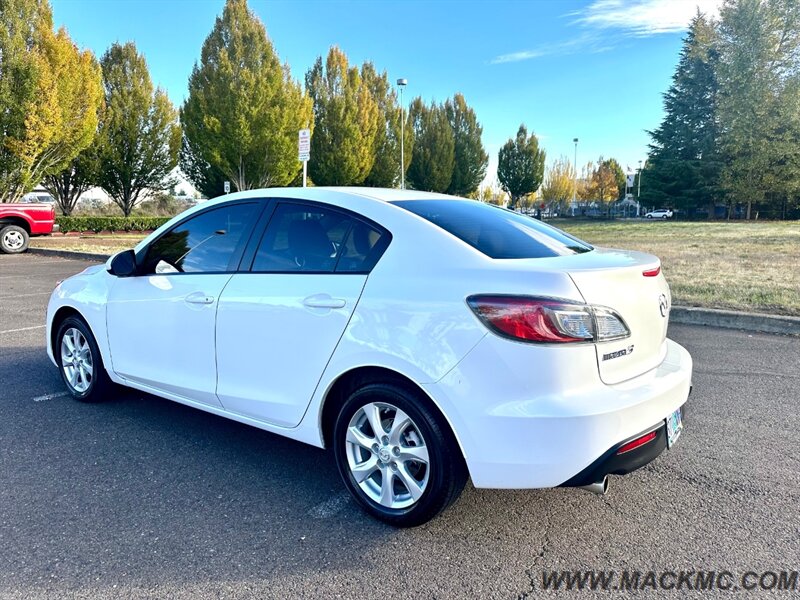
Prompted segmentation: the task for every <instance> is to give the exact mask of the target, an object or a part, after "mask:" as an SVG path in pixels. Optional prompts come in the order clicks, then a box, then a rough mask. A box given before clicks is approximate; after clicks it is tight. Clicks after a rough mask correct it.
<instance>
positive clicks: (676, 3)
mask: <svg viewBox="0 0 800 600" xmlns="http://www.w3.org/2000/svg"><path fill="white" fill-rule="evenodd" d="M722 1H723V0H593V1H592V2H591V3H590V4H588V5H587V6H586V7H585V8H584V9H582V10H579V11H575V12H572V13H569V14H568V15H566V16H568V17H575V19H574V20H573V21H572V22H571V23H570V25H572V26H575V25H578V26H580V28H581V29H582V33H581V34H580V35H578V36H577V37H574V38H571V39H568V40H565V41H563V42H556V43H553V44H547V45H542V46H536V47H534V48H529V49H527V50H520V51H518V52H510V53H508V54H500V55H499V56H495V57H494V58H493V59H492V60H490V61H489V64H493V65H497V64H503V63H513V62H520V61H523V60H532V59H535V58H541V57H543V56H557V55H566V54H577V53H579V52H580V53H584V54H597V53H599V52H605V51H607V50H611V49H612V48H614V47H615V46H616V44H617V43H619V41H620V37H625V36H634V37H647V36H651V35H657V34H660V33H676V32H680V31H684V30H685V29H686V28H687V26H688V25H689V22H690V21H691V20H692V17H694V15H695V14H696V13H697V11H698V9H699V10H700V12H703V13H705V14H706V15H708V16H711V17H717V16H718V15H719V7H720V6H721V5H722ZM610 29H614V30H617V31H619V32H620V33H621V34H622V36H617V37H614V36H610V35H608V30H610Z"/></svg>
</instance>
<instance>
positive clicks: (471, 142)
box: [444, 94, 489, 196]
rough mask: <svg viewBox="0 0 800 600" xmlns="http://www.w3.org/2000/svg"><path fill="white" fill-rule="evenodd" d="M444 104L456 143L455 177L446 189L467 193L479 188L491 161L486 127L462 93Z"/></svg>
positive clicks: (464, 194) (461, 194) (452, 192)
mask: <svg viewBox="0 0 800 600" xmlns="http://www.w3.org/2000/svg"><path fill="white" fill-rule="evenodd" d="M444 108H445V111H446V113H447V119H448V121H450V127H451V128H452V129H453V143H454V163H453V177H452V179H451V180H450V186H449V187H448V188H447V193H448V194H453V195H454V196H468V195H469V194H472V193H473V192H475V191H476V190H477V189H478V186H479V185H480V183H481V181H483V178H484V177H485V176H486V167H487V165H488V164H489V155H488V154H486V151H485V150H484V148H483V142H482V141H481V135H482V134H483V127H481V125H480V123H478V119H477V117H476V116H475V111H474V110H473V109H472V108H470V107H469V106H467V102H466V100H464V96H463V95H462V94H456V95H455V96H453V98H452V100H448V101H447V102H445V105H444Z"/></svg>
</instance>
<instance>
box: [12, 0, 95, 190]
mask: <svg viewBox="0 0 800 600" xmlns="http://www.w3.org/2000/svg"><path fill="white" fill-rule="evenodd" d="M101 101H102V88H101V84H100V68H99V66H98V65H97V61H96V60H95V58H94V56H93V55H92V54H91V52H89V51H88V50H84V51H80V50H78V48H77V47H76V46H75V44H73V43H72V41H71V40H70V38H69V35H67V32H66V30H65V29H64V28H61V29H59V30H58V31H57V32H54V31H53V19H52V13H51V10H50V6H49V4H48V3H47V1H46V0H2V1H0V201H2V202H17V201H19V200H20V199H21V198H22V196H24V195H25V194H26V193H27V192H29V191H30V190H31V189H33V187H34V186H35V185H37V184H38V183H39V182H40V181H41V180H42V179H43V178H44V177H45V176H47V175H48V174H51V173H56V172H58V171H60V170H62V169H64V168H65V167H66V166H67V165H68V164H69V162H70V161H71V160H72V159H73V158H75V156H77V154H78V153H79V152H80V151H81V150H83V149H84V148H86V147H87V146H88V145H89V144H90V143H91V141H92V138H93V137H94V135H95V132H96V130H97V120H98V114H97V113H98V110H99V108H100V105H101Z"/></svg>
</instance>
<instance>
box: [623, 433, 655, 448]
mask: <svg viewBox="0 0 800 600" xmlns="http://www.w3.org/2000/svg"><path fill="white" fill-rule="evenodd" d="M654 439H656V432H655V431H651V432H650V433H645V434H644V435H643V436H641V437H638V438H636V439H635V440H633V441H632V442H628V443H627V444H625V445H624V446H623V447H622V448H620V449H619V450H617V454H625V453H626V452H630V451H631V450H636V448H639V447H640V446H644V445H645V444H647V443H648V442H652V441H653V440H654Z"/></svg>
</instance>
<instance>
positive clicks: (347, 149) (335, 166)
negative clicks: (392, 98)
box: [306, 46, 380, 185]
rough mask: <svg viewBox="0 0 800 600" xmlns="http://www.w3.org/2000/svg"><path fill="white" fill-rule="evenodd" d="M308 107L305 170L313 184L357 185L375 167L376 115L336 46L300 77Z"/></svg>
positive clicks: (362, 84) (357, 77)
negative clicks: (311, 105)
mask: <svg viewBox="0 0 800 600" xmlns="http://www.w3.org/2000/svg"><path fill="white" fill-rule="evenodd" d="M306 89H307V90H308V94H309V95H310V96H311V99H312V100H313V103H314V135H313V136H312V138H311V160H310V161H309V165H308V168H309V172H310V174H311V177H312V179H313V180H314V183H316V184H317V185H354V184H359V183H362V182H363V181H364V180H365V179H366V178H367V176H368V175H369V173H370V171H371V170H372V166H373V164H374V163H375V139H376V136H377V133H378V122H379V116H380V111H379V108H378V103H377V102H376V101H375V98H374V97H373V95H372V90H371V89H370V86H369V85H368V83H367V82H365V81H364V78H362V76H361V73H360V72H359V70H358V67H351V66H350V65H349V64H348V61H347V56H346V55H345V54H344V52H342V51H341V50H340V49H339V48H337V47H336V46H333V47H332V48H331V49H330V50H329V51H328V56H327V58H326V60H325V63H324V64H323V62H322V57H319V58H317V61H316V62H315V63H314V66H313V67H311V69H310V70H309V71H308V73H306Z"/></svg>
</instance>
